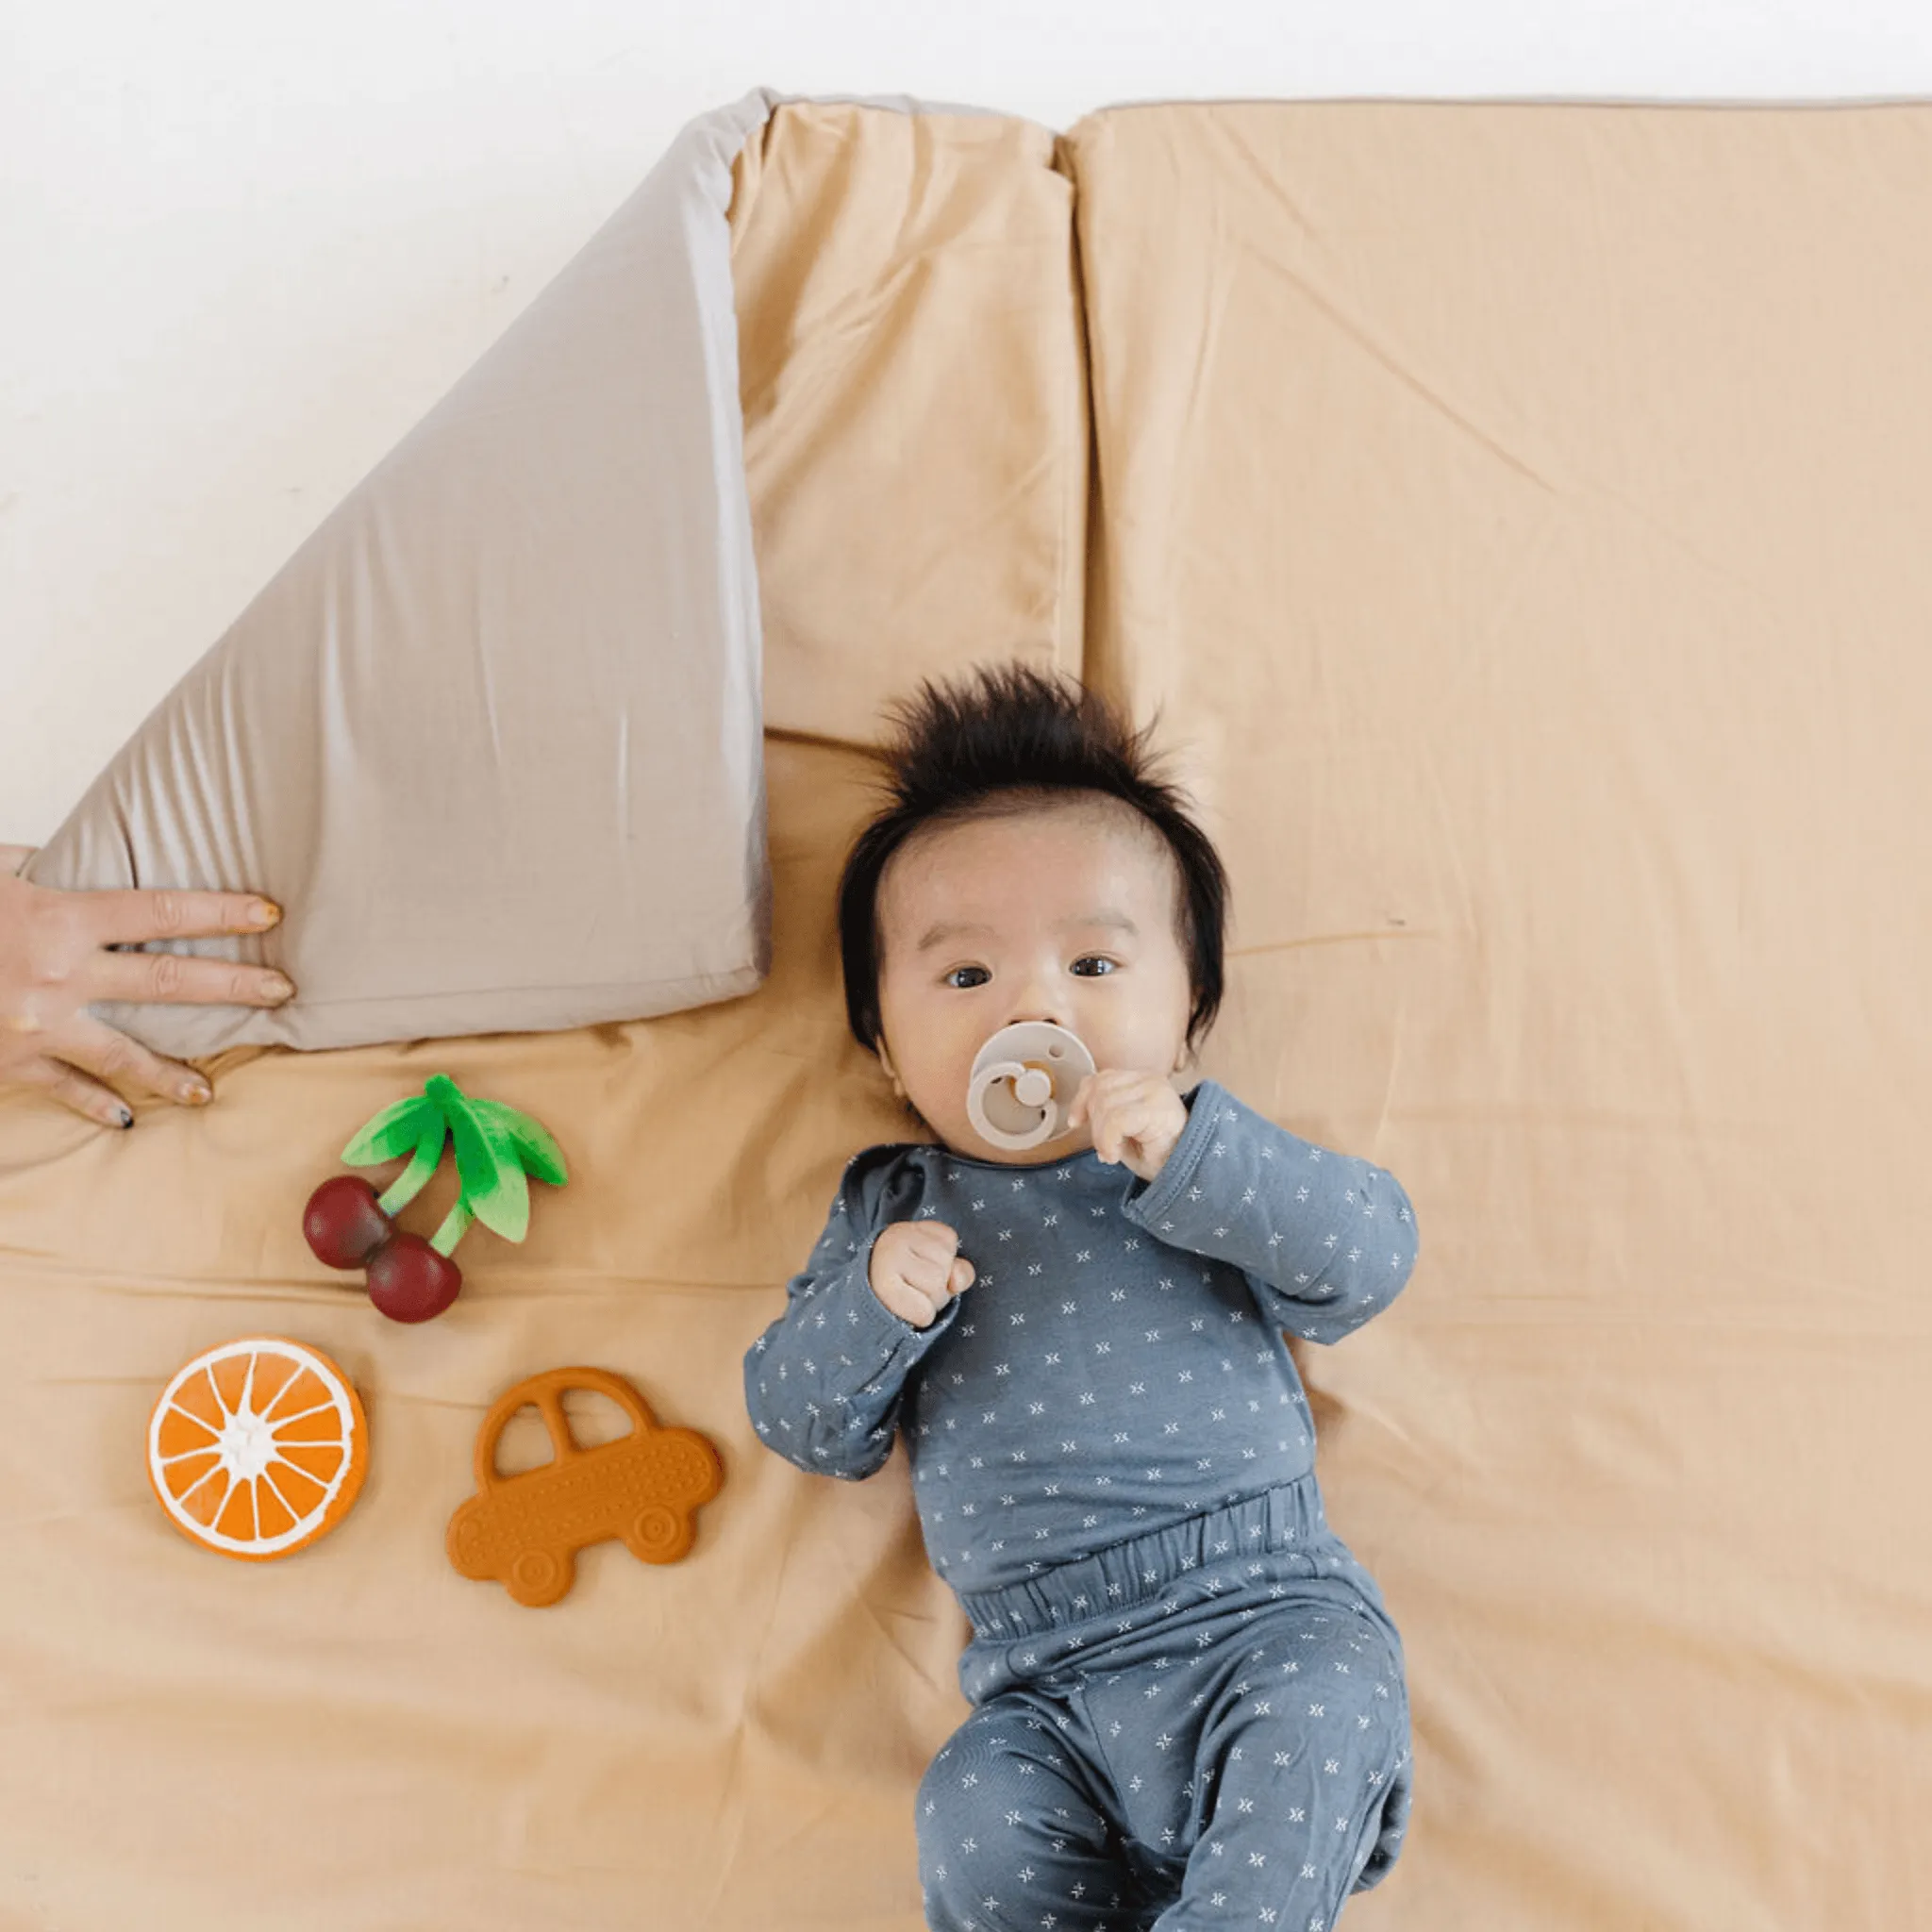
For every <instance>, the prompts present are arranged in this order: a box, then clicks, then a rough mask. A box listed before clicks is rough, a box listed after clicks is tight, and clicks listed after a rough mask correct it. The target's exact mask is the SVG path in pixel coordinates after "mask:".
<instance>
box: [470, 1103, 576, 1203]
mask: <svg viewBox="0 0 1932 1932" xmlns="http://www.w3.org/2000/svg"><path fill="white" fill-rule="evenodd" d="M470 1105H471V1106H472V1107H473V1108H475V1110H476V1111H477V1113H479V1114H480V1115H482V1117H483V1118H484V1119H485V1120H487V1121H489V1122H491V1124H493V1125H495V1126H497V1127H499V1128H501V1129H502V1130H503V1132H505V1133H506V1134H508V1136H509V1138H510V1139H511V1141H514V1142H515V1143H516V1150H517V1152H518V1154H519V1155H521V1156H522V1157H523V1163H524V1165H525V1167H526V1168H527V1169H528V1170H529V1171H530V1173H532V1174H535V1175H536V1176H537V1178H538V1179H539V1180H540V1181H548V1182H549V1183H550V1185H551V1186H552V1187H554V1188H560V1187H561V1186H562V1185H563V1184H564V1182H565V1181H567V1180H568V1179H569V1178H570V1173H569V1170H568V1169H567V1168H565V1166H564V1164H563V1149H562V1148H561V1147H559V1146H558V1144H557V1142H556V1141H554V1140H552V1139H551V1137H550V1132H549V1130H548V1128H546V1127H545V1126H544V1125H543V1124H542V1123H541V1121H537V1120H533V1119H531V1117H530V1116H529V1115H528V1114H526V1113H519V1112H518V1111H517V1110H516V1108H513V1107H506V1106H505V1105H504V1103H503V1102H502V1101H500V1100H473V1101H471V1103H470Z"/></svg>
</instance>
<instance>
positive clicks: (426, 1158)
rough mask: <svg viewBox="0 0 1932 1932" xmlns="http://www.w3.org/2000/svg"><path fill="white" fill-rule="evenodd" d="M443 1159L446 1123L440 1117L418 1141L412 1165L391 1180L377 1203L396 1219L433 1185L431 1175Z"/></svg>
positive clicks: (411, 1161)
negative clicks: (444, 1125) (430, 1182)
mask: <svg viewBox="0 0 1932 1932" xmlns="http://www.w3.org/2000/svg"><path fill="white" fill-rule="evenodd" d="M441 1159H442V1123H441V1120H439V1121H438V1122H437V1124H436V1125H435V1127H434V1128H433V1129H432V1130H431V1131H430V1132H429V1133H426V1134H425V1135H424V1136H423V1138H422V1139H421V1140H420V1141H417V1142H416V1152H415V1155H414V1156H413V1158H411V1159H410V1161H409V1164H408V1167H406V1168H404V1170H403V1171H402V1173H401V1174H397V1176H396V1177H395V1179H394V1180H393V1181H391V1183H390V1185H389V1188H388V1191H386V1192H385V1193H383V1194H382V1195H380V1196H379V1197H378V1199H377V1200H376V1203H375V1205H376V1206H377V1207H378V1208H381V1209H382V1211H383V1212H384V1213H385V1214H387V1215H389V1216H390V1217H391V1219H393V1218H394V1217H395V1216H396V1215H397V1214H399V1213H401V1211H402V1210H403V1209H404V1208H407V1207H408V1205H409V1203H410V1202H411V1201H413V1200H414V1199H415V1198H416V1196H417V1195H418V1194H420V1193H421V1192H422V1191H423V1190H424V1189H425V1188H426V1187H427V1186H428V1185H429V1176H430V1175H431V1174H434V1173H435V1172H436V1170H437V1166H438V1164H439V1163H440V1162H441Z"/></svg>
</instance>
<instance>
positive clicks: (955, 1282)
mask: <svg viewBox="0 0 1932 1932" xmlns="http://www.w3.org/2000/svg"><path fill="white" fill-rule="evenodd" d="M972 1286H973V1263H972V1262H971V1261H969V1260H968V1259H967V1258H966V1257H965V1256H964V1255H961V1256H960V1257H959V1258H958V1260H957V1261H955V1262H954V1263H953V1272H952V1273H951V1274H948V1275H947V1276H946V1292H947V1293H948V1294H963V1293H965V1291H967V1290H968V1289H969V1288H971V1287H972Z"/></svg>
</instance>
